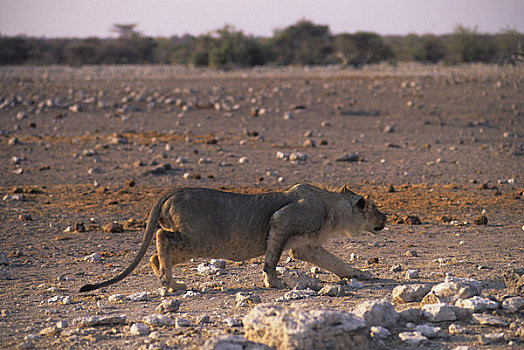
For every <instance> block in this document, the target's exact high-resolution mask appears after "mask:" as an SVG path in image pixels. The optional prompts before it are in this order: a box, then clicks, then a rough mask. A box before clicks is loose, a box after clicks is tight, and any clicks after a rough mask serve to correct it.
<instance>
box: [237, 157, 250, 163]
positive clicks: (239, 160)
mask: <svg viewBox="0 0 524 350" xmlns="http://www.w3.org/2000/svg"><path fill="white" fill-rule="evenodd" d="M238 162H239V163H240V164H245V163H249V158H248V157H240V158H238Z"/></svg>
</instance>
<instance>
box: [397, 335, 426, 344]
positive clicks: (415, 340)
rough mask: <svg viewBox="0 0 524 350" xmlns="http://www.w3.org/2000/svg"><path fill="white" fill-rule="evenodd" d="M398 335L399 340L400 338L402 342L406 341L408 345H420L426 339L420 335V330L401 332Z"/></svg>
mask: <svg viewBox="0 0 524 350" xmlns="http://www.w3.org/2000/svg"><path fill="white" fill-rule="evenodd" d="M398 337H399V338H400V340H402V341H403V342H404V343H407V344H409V345H414V346H417V345H420V344H422V343H424V342H426V341H427V340H428V338H426V337H425V336H423V335H422V333H420V332H417V331H415V332H401V333H399V334H398Z"/></svg>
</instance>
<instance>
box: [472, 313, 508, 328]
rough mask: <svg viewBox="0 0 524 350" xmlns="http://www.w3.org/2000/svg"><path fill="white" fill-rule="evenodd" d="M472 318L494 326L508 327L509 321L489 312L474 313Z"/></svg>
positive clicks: (482, 323) (479, 322)
mask: <svg viewBox="0 0 524 350" xmlns="http://www.w3.org/2000/svg"><path fill="white" fill-rule="evenodd" d="M472 318H473V320H474V321H475V322H477V323H478V324H481V325H487V326H494V327H507V326H508V323H507V322H506V321H504V320H502V319H500V318H498V317H496V316H493V315H487V314H473V315H472Z"/></svg>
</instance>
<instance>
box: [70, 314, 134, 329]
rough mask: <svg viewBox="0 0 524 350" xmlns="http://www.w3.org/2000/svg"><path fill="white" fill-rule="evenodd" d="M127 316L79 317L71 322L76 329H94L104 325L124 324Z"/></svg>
mask: <svg viewBox="0 0 524 350" xmlns="http://www.w3.org/2000/svg"><path fill="white" fill-rule="evenodd" d="M126 320H127V315H125V314H123V315H95V316H88V317H79V318H75V319H74V320H73V325H74V326H76V327H95V326H104V325H116V324H125V323H126Z"/></svg>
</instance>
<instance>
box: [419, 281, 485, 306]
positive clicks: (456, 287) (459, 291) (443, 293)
mask: <svg viewBox="0 0 524 350" xmlns="http://www.w3.org/2000/svg"><path fill="white" fill-rule="evenodd" d="M481 289H482V285H481V283H480V282H479V281H477V280H473V279H467V278H455V277H449V276H448V277H446V280H445V281H444V282H442V283H439V284H437V285H436V286H433V288H431V291H430V292H429V293H428V294H427V295H426V296H425V297H424V299H423V300H422V302H423V303H425V304H433V303H455V302H456V301H457V300H458V299H468V298H471V297H473V296H475V295H479V294H480V292H481Z"/></svg>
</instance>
